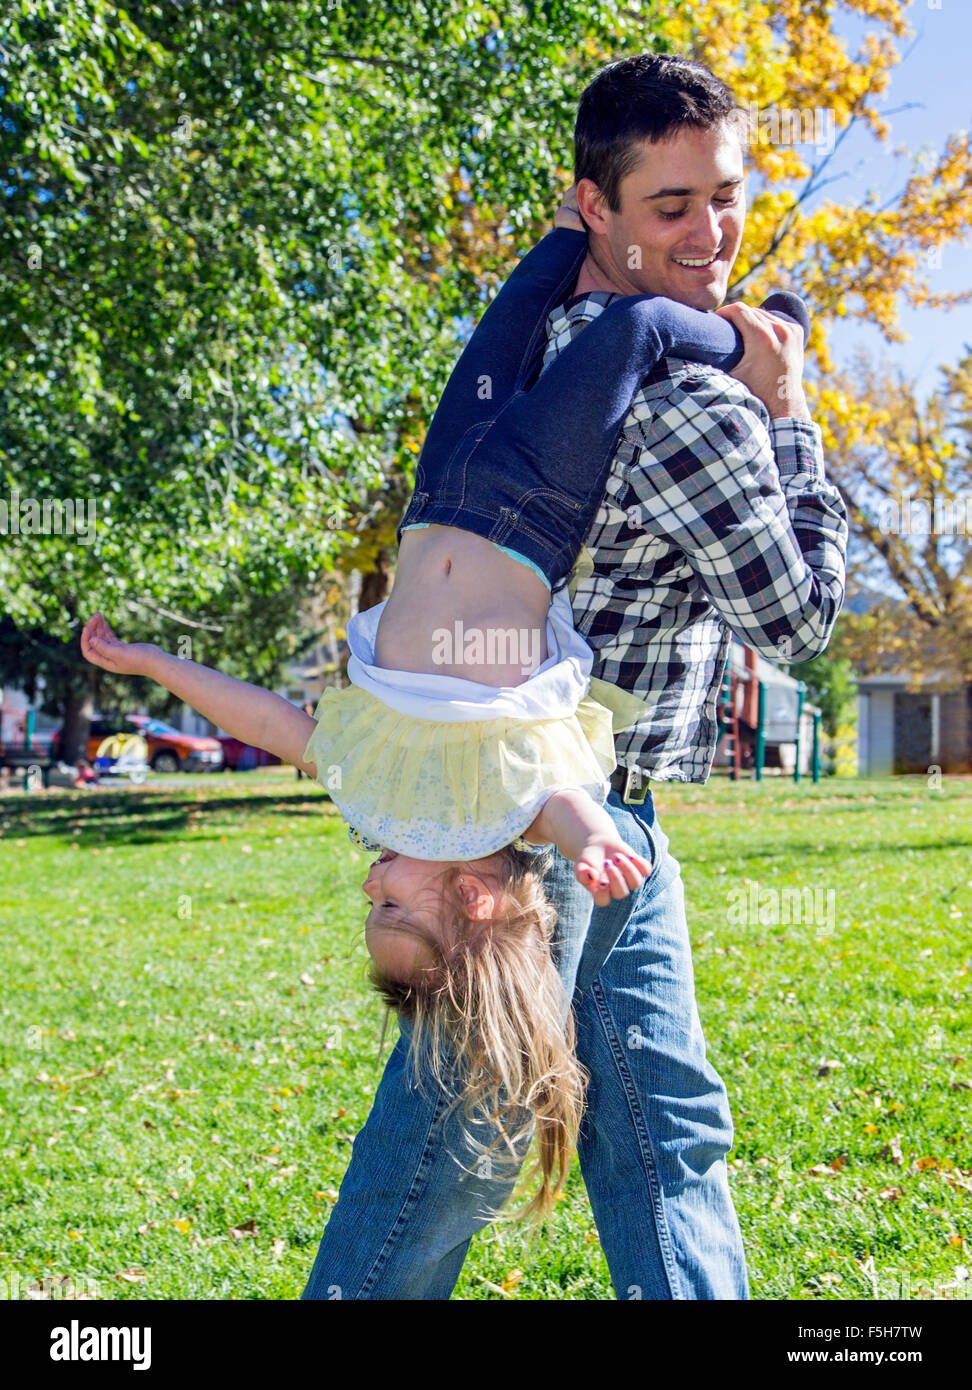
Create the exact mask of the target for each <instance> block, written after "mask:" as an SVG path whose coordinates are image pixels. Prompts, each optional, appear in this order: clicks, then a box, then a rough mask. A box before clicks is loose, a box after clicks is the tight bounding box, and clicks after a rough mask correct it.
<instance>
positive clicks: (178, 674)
mask: <svg viewBox="0 0 972 1390" xmlns="http://www.w3.org/2000/svg"><path fill="white" fill-rule="evenodd" d="M81 651H82V653H83V655H84V657H85V658H86V659H87V660H88V661H90V662H91V663H92V664H93V665H94V666H103V667H104V669H105V670H106V671H114V672H115V673H116V674H117V675H123V676H149V677H150V678H151V679H152V680H154V681H158V683H159V685H162V686H164V687H165V688H166V690H171V692H172V694H173V695H175V696H177V697H178V698H179V699H180V700H185V701H186V703H187V704H190V705H192V707H193V709H194V710H198V712H199V713H200V714H201V715H202V716H203V718H204V719H209V720H211V721H212V722H213V723H214V724H216V725H218V727H219V728H221V729H225V730H226V732H227V733H228V734H231V735H232V736H233V738H238V739H239V740H240V741H241V742H242V743H249V744H252V745H253V747H254V748H263V749H265V750H266V751H267V752H268V753H274V754H276V756H277V757H278V758H280V759H281V760H282V761H283V762H286V763H293V765H294V766H295V767H299V768H300V770H301V771H302V772H306V773H307V775H308V777H316V776H317V767H316V764H314V763H305V762H304V760H303V758H304V749H305V748H306V747H307V740H308V739H309V738H310V736H311V734H312V733H313V732H314V729H315V728H316V726H317V721H316V720H315V719H313V718H312V717H311V716H310V715H309V714H305V713H304V711H303V710H300V709H297V708H296V707H295V706H294V705H292V704H291V703H290V702H289V700H285V699H284V698H283V696H282V695H275V694H274V693H273V691H271V690H264V689H263V688H262V687H261V686H259V685H250V684H249V682H248V681H241V680H237V679H236V677H235V676H226V675H223V673H222V672H221V671H214V670H213V669H212V667H210V666H200V665H199V664H198V662H195V661H187V660H186V659H185V658H184V657H181V656H171V655H170V654H169V653H168V652H164V651H163V650H162V648H161V647H158V646H156V644H155V643H154V642H123V641H121V639H120V638H118V637H116V636H115V634H114V633H113V632H112V630H111V628H110V627H109V625H108V623H107V622H106V621H105V619H104V618H103V617H102V615H101V614H100V613H96V614H95V615H94V617H93V618H89V619H88V622H87V623H86V624H85V627H84V631H83V632H82V633H81Z"/></svg>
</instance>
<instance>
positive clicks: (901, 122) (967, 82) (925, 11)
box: [821, 0, 972, 398]
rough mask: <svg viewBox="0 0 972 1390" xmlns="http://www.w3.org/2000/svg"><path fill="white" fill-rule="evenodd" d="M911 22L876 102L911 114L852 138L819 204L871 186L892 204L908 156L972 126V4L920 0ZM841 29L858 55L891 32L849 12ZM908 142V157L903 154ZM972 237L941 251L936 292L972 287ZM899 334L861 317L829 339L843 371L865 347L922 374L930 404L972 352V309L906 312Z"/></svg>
mask: <svg viewBox="0 0 972 1390" xmlns="http://www.w3.org/2000/svg"><path fill="white" fill-rule="evenodd" d="M932 4H935V5H937V6H940V7H936V8H932V7H931V5H932ZM907 16H908V22H909V25H910V27H911V29H912V30H913V31H914V32H913V34H912V37H911V38H909V39H898V40H896V46H897V48H898V51H899V53H901V54H902V55H904V56H903V61H902V62H901V63H900V64H899V65H898V66H897V67H896V68H894V69H893V70H892V78H891V83H890V86H889V88H888V90H887V92H885V93H884V95H883V96H882V97H880V98H879V99H878V101H877V102H876V103H875V104H876V105H877V106H878V109H879V110H881V111H883V112H886V113H890V112H891V111H893V110H895V109H896V108H900V107H905V106H909V107H910V109H907V110H899V111H898V113H897V114H896V115H890V114H889V115H888V119H889V121H890V124H891V134H890V138H889V140H888V143H887V144H886V145H882V144H881V143H880V142H879V141H878V140H877V139H875V137H874V136H873V135H872V134H871V133H870V132H869V131H868V130H866V129H862V130H855V131H854V132H852V133H851V135H849V136H848V137H847V140H846V141H845V142H844V144H843V145H842V147H841V150H840V153H839V155H838V156H836V157H835V161H834V163H833V165H832V166H831V169H832V170H833V171H834V172H840V173H844V172H846V177H845V178H844V179H842V180H841V182H840V183H836V184H833V185H831V186H830V187H828V188H826V189H825V190H823V192H822V194H821V197H822V198H827V197H830V198H835V199H839V200H840V201H842V202H843V201H851V200H853V201H855V202H856V201H858V200H859V199H860V198H861V197H862V195H863V194H864V192H865V191H866V190H868V189H871V188H874V189H876V190H877V191H878V193H879V195H880V197H881V201H882V202H886V201H887V200H888V199H889V198H891V197H892V195H893V194H894V193H895V192H897V191H898V190H900V189H901V188H903V187H904V184H905V182H906V180H907V177H908V173H909V170H910V168H911V160H912V158H913V157H914V155H915V154H917V153H918V152H919V150H920V149H921V148H922V147H924V148H926V149H930V150H933V151H936V152H938V151H940V150H942V149H943V148H944V146H945V142H946V140H947V139H948V137H949V135H951V134H953V133H955V132H957V131H959V130H969V129H970V128H972V0H931V3H929V0H914V2H913V3H912V4H911V6H910V7H909V9H908V11H907ZM835 28H836V31H837V33H838V34H839V35H840V36H841V37H842V38H844V40H845V42H846V43H847V45H848V49H849V51H850V52H851V53H852V54H853V53H855V52H856V50H857V46H858V43H859V40H860V38H861V36H862V35H864V34H866V33H867V32H869V31H875V30H876V31H877V32H879V33H886V32H887V30H886V29H885V26H883V25H875V24H874V23H873V21H865V20H861V19H860V18H859V17H858V16H854V17H853V18H850V17H848V16H846V15H841V16H840V17H838V19H837V20H836V23H835ZM902 145H903V146H907V153H906V154H896V153H895V151H896V150H897V148H898V147H899V146H902ZM969 232H970V234H969V236H968V237H967V241H968V245H967V246H965V247H963V246H962V245H960V244H959V243H954V244H952V245H949V246H946V247H944V248H943V250H942V253H941V266H940V267H938V268H931V269H929V270H928V271H927V280H928V284H929V286H930V287H931V288H932V289H933V290H935V291H947V292H951V291H955V290H966V289H969V288H972V227H970V229H969ZM901 328H902V330H903V331H904V332H905V333H907V334H908V335H909V340H908V341H907V342H904V343H889V342H887V341H886V340H885V338H884V336H883V334H882V333H881V332H880V331H879V330H878V329H877V328H875V327H872V326H871V325H869V324H867V323H865V322H864V321H863V320H847V321H844V322H841V323H838V324H836V325H835V326H834V327H833V329H832V330H831V335H830V341H831V344H832V347H833V354H834V359H835V361H836V362H837V364H838V365H839V366H844V365H846V364H848V363H849V362H850V359H851V357H852V356H853V354H854V352H855V351H856V350H857V348H858V347H859V346H863V347H865V348H866V349H867V350H868V352H870V353H871V354H872V355H874V356H876V357H884V358H886V359H887V360H889V361H890V362H893V363H894V364H895V365H896V366H898V367H900V368H901V369H902V370H903V371H904V372H906V373H907V374H908V375H909V376H910V377H913V378H915V379H916V380H917V385H918V393H919V396H920V397H922V398H924V397H926V396H927V394H928V393H929V392H930V391H932V390H934V389H936V388H937V387H938V386H939V385H940V384H941V380H942V378H941V374H940V372H939V371H938V368H939V366H940V365H941V364H943V363H944V364H946V365H953V364H954V363H955V362H957V361H958V360H959V358H960V357H961V356H963V355H964V349H963V344H967V345H968V346H969V348H972V303H969V304H964V305H960V306H959V307H958V308H954V309H951V310H936V309H912V308H909V307H907V306H905V307H903V308H902V310H901Z"/></svg>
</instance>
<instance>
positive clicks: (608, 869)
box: [574, 835, 651, 907]
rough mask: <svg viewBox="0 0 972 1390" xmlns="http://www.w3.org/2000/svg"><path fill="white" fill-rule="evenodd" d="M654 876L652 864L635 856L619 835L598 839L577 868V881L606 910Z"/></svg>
mask: <svg viewBox="0 0 972 1390" xmlns="http://www.w3.org/2000/svg"><path fill="white" fill-rule="evenodd" d="M650 873H651V862H650V861H649V860H647V859H644V858H642V856H641V855H640V854H635V852H634V850H633V849H630V848H629V847H628V846H627V845H626V844H625V843H624V841H623V840H622V839H621V838H620V837H619V836H618V835H594V836H591V838H590V839H589V840H588V842H587V844H586V845H585V846H584V851H583V853H582V854H581V855H580V857H579V858H578V860H577V862H576V864H575V865H574V877H575V878H576V879H577V882H578V883H579V884H581V886H582V887H584V888H586V889H587V890H588V892H590V893H591V894H592V896H593V898H594V903H595V906H597V907H606V906H607V905H608V903H609V902H610V901H611V899H612V898H626V897H627V895H628V894H629V893H630V892H631V891H632V889H634V888H638V887H640V886H641V884H642V883H643V882H644V880H645V879H646V878H647V877H648V875H649V874H650Z"/></svg>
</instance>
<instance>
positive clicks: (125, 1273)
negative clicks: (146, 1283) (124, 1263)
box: [115, 1269, 148, 1284]
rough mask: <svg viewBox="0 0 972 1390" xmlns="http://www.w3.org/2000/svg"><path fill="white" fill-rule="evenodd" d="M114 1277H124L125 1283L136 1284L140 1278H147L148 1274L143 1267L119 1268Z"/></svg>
mask: <svg viewBox="0 0 972 1390" xmlns="http://www.w3.org/2000/svg"><path fill="white" fill-rule="evenodd" d="M115 1278H116V1279H124V1280H125V1283H126V1284H137V1283H139V1282H140V1281H141V1280H142V1279H147V1278H148V1275H147V1274H146V1272H145V1270H144V1269H120V1270H119V1271H118V1273H117V1274H116V1275H115Z"/></svg>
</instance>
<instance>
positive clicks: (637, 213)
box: [578, 122, 746, 309]
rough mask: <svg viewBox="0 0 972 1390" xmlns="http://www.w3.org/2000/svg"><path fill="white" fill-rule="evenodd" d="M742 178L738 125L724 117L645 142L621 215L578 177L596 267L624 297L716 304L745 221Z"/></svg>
mask: <svg viewBox="0 0 972 1390" xmlns="http://www.w3.org/2000/svg"><path fill="white" fill-rule="evenodd" d="M743 178H744V174H743V149H742V144H741V143H740V132H739V126H738V125H736V124H733V123H729V122H723V123H721V124H720V125H718V126H715V127H713V128H712V129H711V130H694V129H687V130H682V131H679V132H678V133H677V134H676V135H674V136H673V137H672V138H670V139H668V140H665V141H660V142H659V143H658V144H655V145H653V144H652V143H651V142H650V141H648V140H645V141H643V142H642V146H641V159H640V162H639V163H638V165H637V166H636V167H635V168H634V169H633V170H632V171H631V173H629V174H628V175H626V177H625V178H624V179H622V181H621V185H620V189H619V197H620V202H621V209H620V212H612V211H611V209H610V208H609V207H608V206H607V204H606V203H605V202H604V200H603V199H602V198H601V197H600V196H599V194H598V193H597V189H596V185H595V184H594V183H593V182H592V181H591V180H589V179H582V180H581V181H580V184H579V185H578V200H579V201H580V204H581V209H582V211H583V213H584V216H585V219H586V220H587V222H588V224H589V225H590V226H591V227H592V229H593V231H594V232H595V237H594V238H593V239H592V254H593V256H594V259H595V261H596V262H597V264H598V267H599V269H601V270H602V271H603V272H604V273H605V274H606V275H607V276H608V278H609V279H610V280H611V281H612V282H614V283H615V284H616V285H617V286H618V287H619V288H621V287H623V292H624V293H626V294H642V293H644V294H661V295H665V296H666V297H667V298H669V299H675V300H677V301H678V302H679V303H681V304H688V305H689V306H690V307H692V308H694V309H715V308H718V306H719V305H720V304H721V303H722V302H723V300H724V299H725V296H726V290H727V288H728V284H729V272H730V270H731V269H732V263H733V261H734V260H735V259H736V255H737V254H738V251H739V246H740V243H741V241H742V234H743V227H744V224H745V221H746V201H745V186H744V183H743ZM685 261H696V262H698V261H702V262H706V264H703V265H686V264H684V262H685Z"/></svg>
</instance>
